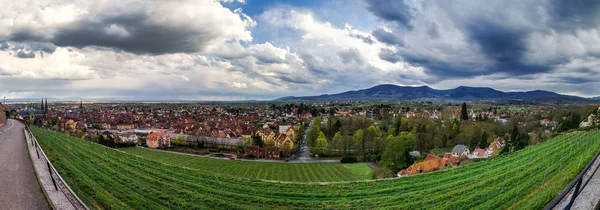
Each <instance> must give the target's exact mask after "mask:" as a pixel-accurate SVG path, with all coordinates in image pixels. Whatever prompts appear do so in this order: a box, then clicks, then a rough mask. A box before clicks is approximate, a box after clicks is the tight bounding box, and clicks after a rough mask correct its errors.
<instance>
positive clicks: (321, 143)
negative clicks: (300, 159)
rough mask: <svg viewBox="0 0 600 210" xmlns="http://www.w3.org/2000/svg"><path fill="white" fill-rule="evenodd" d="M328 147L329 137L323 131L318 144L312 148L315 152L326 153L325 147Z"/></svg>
mask: <svg viewBox="0 0 600 210" xmlns="http://www.w3.org/2000/svg"><path fill="white" fill-rule="evenodd" d="M326 147H327V137H326V136H325V134H324V133H323V132H320V133H319V137H318V138H317V143H316V146H315V147H313V148H312V151H313V153H316V154H319V155H322V154H323V153H325V148H326Z"/></svg>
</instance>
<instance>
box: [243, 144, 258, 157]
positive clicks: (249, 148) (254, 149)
mask: <svg viewBox="0 0 600 210" xmlns="http://www.w3.org/2000/svg"><path fill="white" fill-rule="evenodd" d="M245 154H246V155H250V154H253V155H254V157H256V158H259V157H260V147H259V146H246V153H245Z"/></svg>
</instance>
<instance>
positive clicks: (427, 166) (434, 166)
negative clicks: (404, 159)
mask: <svg viewBox="0 0 600 210" xmlns="http://www.w3.org/2000/svg"><path fill="white" fill-rule="evenodd" d="M447 164H448V162H447V161H444V159H442V158H440V157H438V156H435V155H432V154H428V155H427V157H425V160H423V162H418V163H414V164H412V165H411V166H409V167H408V168H406V169H404V170H400V171H399V172H398V176H399V177H402V176H411V175H415V174H420V173H427V172H432V171H437V170H440V169H442V168H444V166H446V165H447Z"/></svg>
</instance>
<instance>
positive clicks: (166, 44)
mask: <svg viewBox="0 0 600 210" xmlns="http://www.w3.org/2000/svg"><path fill="white" fill-rule="evenodd" d="M147 18H149V17H146V16H145V15H137V16H130V17H119V18H112V19H105V20H103V21H102V22H88V21H85V22H80V23H79V24H74V25H73V26H72V27H70V28H68V29H65V30H62V31H60V32H59V33H57V34H56V35H55V36H54V38H53V39H52V40H51V42H53V43H54V44H56V45H58V46H75V47H85V46H89V45H96V46H106V47H115V48H118V49H122V50H125V51H128V52H133V53H142V54H143V53H149V54H164V53H179V52H183V53H190V52H197V51H201V50H202V48H203V47H204V45H206V44H207V43H208V42H209V41H210V40H211V39H212V38H214V37H215V36H216V34H213V33H212V32H210V31H208V29H207V30H206V31H202V32H200V33H199V32H198V31H196V30H194V29H191V28H181V27H173V26H169V25H159V24H152V23H148V21H145V20H146V19H147ZM111 28H112V29H111ZM109 30H114V32H112V33H111V32H108V31H109ZM119 33H122V34H119Z"/></svg>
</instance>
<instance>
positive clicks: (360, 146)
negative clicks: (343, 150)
mask: <svg viewBox="0 0 600 210" xmlns="http://www.w3.org/2000/svg"><path fill="white" fill-rule="evenodd" d="M352 138H353V140H354V149H356V151H358V154H360V155H362V153H363V150H364V146H365V144H364V142H365V135H364V131H363V130H362V129H360V130H357V131H356V133H354V136H353V137H352Z"/></svg>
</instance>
